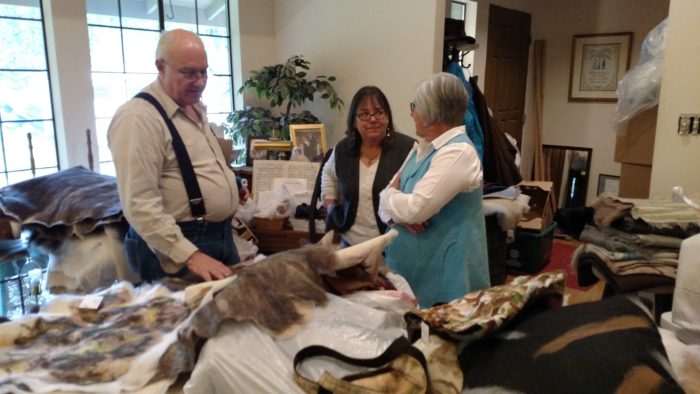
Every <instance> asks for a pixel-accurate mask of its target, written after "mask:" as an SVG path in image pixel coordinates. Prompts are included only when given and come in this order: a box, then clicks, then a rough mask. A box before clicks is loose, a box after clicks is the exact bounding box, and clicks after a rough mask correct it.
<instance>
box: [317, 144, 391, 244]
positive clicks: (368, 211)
mask: <svg viewBox="0 0 700 394" xmlns="http://www.w3.org/2000/svg"><path fill="white" fill-rule="evenodd" d="M378 167H379V160H377V161H375V162H374V163H372V164H371V165H369V166H367V165H365V164H364V163H362V161H360V174H359V183H360V184H359V185H358V186H359V193H358V201H357V215H356V216H355V223H354V224H353V225H352V227H350V229H349V230H348V231H346V232H345V233H343V234H342V238H343V239H344V240H345V241H346V242H347V243H349V244H351V245H355V244H358V243H360V242H363V241H366V240H368V239H370V238H374V237H376V236H378V235H379V229H378V228H377V221H376V219H375V218H374V204H373V203H372V185H373V184H374V177H375V176H376V175H377V168H378ZM339 190H340V185H339V183H338V176H337V174H336V172H335V151H333V152H331V156H330V157H329V158H328V161H327V162H326V164H325V165H324V166H323V171H322V172H321V200H322V201H323V200H336V201H337V203H341V202H342V201H341V199H342V196H340V192H339Z"/></svg>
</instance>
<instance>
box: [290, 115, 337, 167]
mask: <svg viewBox="0 0 700 394" xmlns="http://www.w3.org/2000/svg"><path fill="white" fill-rule="evenodd" d="M289 135H290V137H291V138H292V146H293V148H294V149H297V148H298V152H300V153H301V154H303V155H304V156H306V157H307V158H308V159H309V161H318V162H320V161H323V155H324V154H325V153H326V150H328V145H327V144H326V126H324V125H323V124H292V125H289Z"/></svg>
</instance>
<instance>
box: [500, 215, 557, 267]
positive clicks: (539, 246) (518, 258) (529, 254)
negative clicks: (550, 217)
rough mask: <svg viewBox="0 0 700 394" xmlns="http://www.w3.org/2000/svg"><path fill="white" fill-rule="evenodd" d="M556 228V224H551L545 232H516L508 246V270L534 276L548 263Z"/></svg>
mask: <svg viewBox="0 0 700 394" xmlns="http://www.w3.org/2000/svg"><path fill="white" fill-rule="evenodd" d="M556 228H557V222H553V223H552V224H550V225H549V227H547V228H546V229H545V230H543V231H540V232H537V233H536V232H532V231H523V230H516V231H515V240H514V241H513V242H511V243H510V244H509V245H508V257H507V259H506V265H507V266H508V268H509V269H510V270H514V271H517V272H524V273H528V274H534V273H536V272H538V271H539V270H540V269H541V268H542V267H544V266H545V264H547V263H549V259H550V257H551V256H552V242H553V241H554V230H555V229H556Z"/></svg>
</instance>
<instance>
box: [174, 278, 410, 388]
mask: <svg viewBox="0 0 700 394" xmlns="http://www.w3.org/2000/svg"><path fill="white" fill-rule="evenodd" d="M328 298H329V302H328V304H327V305H326V306H325V307H323V308H316V309H314V310H313V312H312V313H313V314H312V316H311V318H310V321H309V322H308V323H307V324H306V325H305V326H304V327H303V328H302V329H301V330H300V331H299V332H298V333H297V334H296V335H295V336H293V337H291V338H289V339H285V340H276V339H274V338H273V337H271V336H269V335H267V334H266V333H264V332H262V331H261V330H259V329H258V328H257V327H256V326H255V325H254V324H252V323H248V322H243V323H226V324H224V325H223V326H222V327H221V328H220V330H219V333H218V334H217V335H216V336H215V337H213V338H211V339H209V340H208V341H207V342H206V344H205V345H204V347H203V349H202V352H201V354H200V357H199V361H198V362H197V365H196V366H195V369H194V371H193V372H192V375H191V377H190V379H189V381H188V382H187V383H186V384H185V386H184V391H185V393H302V391H301V389H300V388H299V387H298V386H297V385H296V383H295V382H294V365H293V360H294V355H295V354H296V353H297V352H298V351H299V350H301V349H302V348H304V347H307V346H310V345H323V346H327V347H330V348H333V349H335V350H337V351H339V352H341V353H344V354H346V355H348V356H351V357H358V358H371V357H375V356H377V355H379V354H380V353H382V352H383V351H384V349H386V347H387V346H389V345H390V344H391V342H392V341H393V340H394V339H396V338H397V337H399V336H405V328H404V322H403V318H402V316H403V314H404V313H405V312H406V311H408V310H409V309H411V308H412V307H413V306H414V304H412V303H411V302H409V301H407V300H406V299H402V298H401V297H400V296H398V295H397V294H396V292H382V291H375V292H371V291H368V292H361V293H360V294H357V295H355V296H354V297H353V301H350V300H348V299H344V298H341V297H338V296H335V295H332V294H328ZM370 305H371V306H370ZM324 370H326V371H328V372H329V373H330V374H332V375H333V376H336V377H341V376H345V375H348V374H350V373H356V372H361V371H362V369H359V368H358V367H352V366H348V365H345V364H342V363H337V362H334V361H332V360H328V359H327V358H323V357H319V358H318V359H313V360H309V361H307V362H305V363H304V364H303V365H302V366H301V367H300V372H301V373H302V374H303V375H304V376H306V377H309V378H311V379H318V378H319V377H320V376H321V373H322V372H323V371H324Z"/></svg>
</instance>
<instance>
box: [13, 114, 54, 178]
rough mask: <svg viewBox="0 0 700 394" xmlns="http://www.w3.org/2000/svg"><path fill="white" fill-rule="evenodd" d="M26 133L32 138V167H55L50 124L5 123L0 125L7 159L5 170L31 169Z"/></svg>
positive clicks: (51, 124)
mask: <svg viewBox="0 0 700 394" xmlns="http://www.w3.org/2000/svg"><path fill="white" fill-rule="evenodd" d="M28 133H31V136H32V156H34V165H35V166H36V167H49V166H56V163H57V161H56V142H55V141H54V131H53V123H52V122H50V121H43V122H42V121H37V122H18V123H12V122H5V123H3V124H2V140H3V143H4V145H5V155H6V157H7V170H8V171H18V170H27V169H30V168H31V162H30V155H29V138H28V136H27V134H28Z"/></svg>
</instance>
